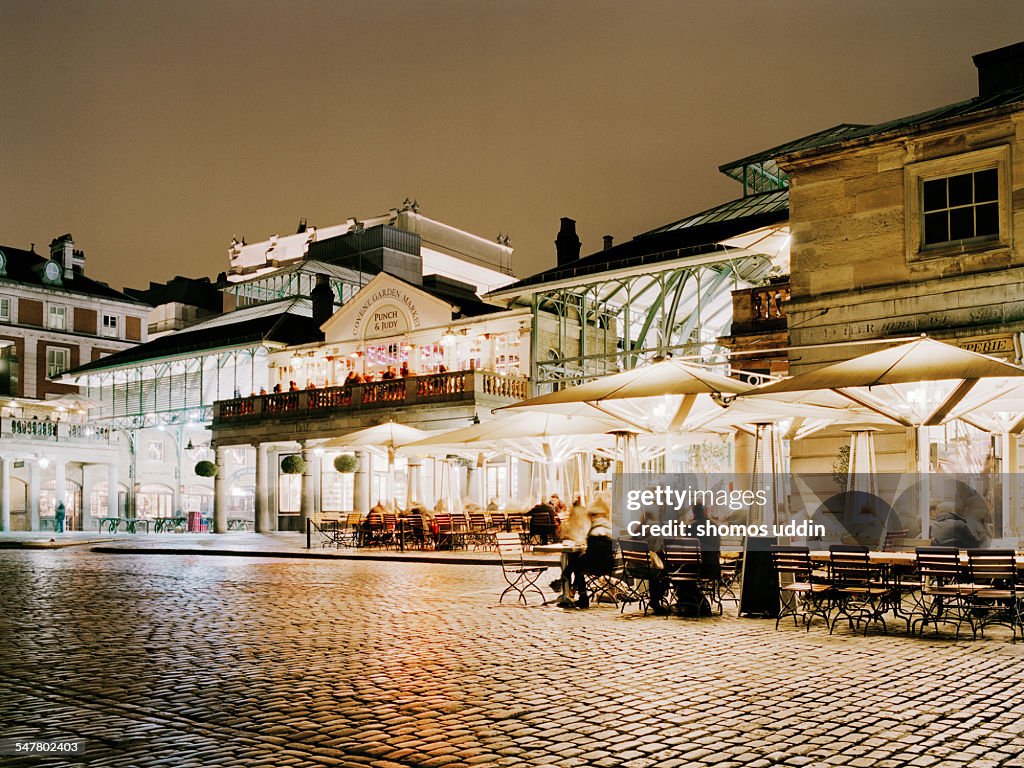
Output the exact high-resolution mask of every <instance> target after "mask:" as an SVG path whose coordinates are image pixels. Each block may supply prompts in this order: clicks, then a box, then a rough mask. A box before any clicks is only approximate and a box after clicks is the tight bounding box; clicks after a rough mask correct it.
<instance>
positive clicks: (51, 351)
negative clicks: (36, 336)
mask: <svg viewBox="0 0 1024 768" xmlns="http://www.w3.org/2000/svg"><path fill="white" fill-rule="evenodd" d="M70 367H71V350H70V349H67V348H66V347H47V348H46V375H47V376H56V375H57V374H58V373H61V372H62V371H66V370H67V369H68V368H70Z"/></svg>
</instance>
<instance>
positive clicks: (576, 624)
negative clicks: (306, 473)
mask: <svg viewBox="0 0 1024 768" xmlns="http://www.w3.org/2000/svg"><path fill="white" fill-rule="evenodd" d="M550 574H551V576H553V575H554V571H551V572H550ZM500 582H501V572H500V570H499V569H497V568H494V567H486V566H479V567H474V566H465V565H443V564H434V563H431V564H415V563H389V562H361V561H337V562H333V561H297V560H267V559H262V560H257V559H249V558H240V557H232V558H227V557H225V558H221V557H209V556H207V557H202V556H193V557H166V556H144V555H142V556H139V555H100V554H95V553H90V552H87V551H82V550H80V549H78V548H74V549H69V550H59V551H6V552H0V601H2V613H0V738H11V737H18V738H33V739H52V738H57V737H76V738H82V739H85V740H87V742H88V746H87V752H86V754H85V755H84V756H83V757H81V758H78V760H79V762H78V763H76V762H74V759H71V758H62V759H61V760H57V759H55V758H14V757H7V758H0V765H4V766H7V765H10V766H20V765H24V766H35V765H47V766H56V765H77V764H86V765H95V766H132V767H133V768H134V767H136V766H138V767H143V766H175V767H177V766H204V767H205V766H236V765H237V766H374V767H376V768H399V767H400V766H424V767H427V768H429V767H432V766H444V765H451V766H462V765H484V766H487V765H503V766H564V767H565V768H571V767H572V766H602V767H607V768H617V767H618V766H622V767H623V768H645V767H647V766H663V767H664V768H670V767H671V766H718V768H728V766H746V767H747V768H755V767H756V766H770V765H790V766H818V765H850V766H865V767H867V766H879V767H880V768H886V767H891V768H897V767H902V766H939V767H945V766H972V767H974V768H987V767H988V766H1007V767H1009V766H1024V735H1022V734H1024V717H1022V716H1024V696H1022V695H1021V692H1022V690H1024V688H1022V683H1024V644H1019V645H1017V646H1013V645H1011V644H1010V642H1009V639H1008V636H1007V635H1000V634H995V635H993V636H992V637H991V638H989V639H986V640H979V641H977V642H960V643H954V642H952V641H951V640H949V639H945V640H943V639H938V640H920V639H915V638H908V637H906V636H904V635H903V634H902V633H901V632H894V633H893V634H891V635H890V636H875V635H872V636H870V637H867V638H864V637H851V636H850V635H849V634H844V633H838V632H837V634H836V635H835V636H832V637H829V636H828V634H827V633H826V632H825V631H823V630H822V629H820V628H817V627H815V628H812V629H811V631H810V632H809V633H804V631H803V630H798V629H795V628H793V627H792V626H791V625H790V626H788V627H787V626H784V627H783V628H781V629H780V630H779V631H778V632H776V631H775V630H774V629H773V622H766V621H758V620H750V619H737V618H733V617H729V616H726V617H724V618H715V619H704V620H699V621H698V620H693V619H663V618H655V617H647V618H643V617H641V616H640V615H639V614H638V613H633V615H630V611H628V610H627V612H626V615H625V616H620V615H619V614H618V613H617V612H616V611H614V610H613V609H612V608H611V607H609V606H600V607H597V608H595V609H592V610H591V611H589V612H563V611H559V610H558V609H555V608H539V607H534V608H522V607H517V606H511V605H505V606H498V605H497V604H496V598H497V594H498V592H499V590H500Z"/></svg>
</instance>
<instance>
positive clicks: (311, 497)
mask: <svg viewBox="0 0 1024 768" xmlns="http://www.w3.org/2000/svg"><path fill="white" fill-rule="evenodd" d="M302 460H303V461H304V462H306V468H305V469H304V470H303V471H302V503H301V505H300V506H299V530H300V531H302V532H303V533H305V531H306V521H307V520H313V521H316V520H317V519H318V518H317V514H316V497H317V493H316V479H317V475H318V474H319V473H318V472H317V465H318V463H319V460H320V457H319V456H317V455H316V451H314V450H313V447H312V446H311V445H310V444H309V443H304V444H303V446H302Z"/></svg>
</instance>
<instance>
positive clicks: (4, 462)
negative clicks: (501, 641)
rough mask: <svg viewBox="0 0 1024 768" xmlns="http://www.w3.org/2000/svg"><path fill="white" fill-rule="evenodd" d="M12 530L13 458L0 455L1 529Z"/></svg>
mask: <svg viewBox="0 0 1024 768" xmlns="http://www.w3.org/2000/svg"><path fill="white" fill-rule="evenodd" d="M9 530H11V460H10V459H9V458H7V457H6V456H0V531H9Z"/></svg>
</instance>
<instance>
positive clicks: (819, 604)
mask: <svg viewBox="0 0 1024 768" xmlns="http://www.w3.org/2000/svg"><path fill="white" fill-rule="evenodd" d="M771 552H772V565H773V566H774V567H775V573H776V574H777V575H778V579H779V596H780V598H781V599H780V609H779V615H778V617H777V618H776V619H775V628H776V629H778V628H779V622H780V621H782V619H784V618H785V617H786V616H792V617H793V626H797V617H798V616H799V617H800V620H801V621H802V622H803V623H804V626H805V628H807V629H810V628H811V619H812V618H813V617H814V616H820V617H821V618H823V619H824V620H825V623H826V624H828V623H829V621H828V599H829V596H830V588H829V585H828V584H822V583H816V582H815V581H814V576H813V574H814V563H813V562H812V561H811V550H810V549H809V548H808V547H798V546H788V545H781V544H774V545H772V549H771Z"/></svg>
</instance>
